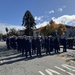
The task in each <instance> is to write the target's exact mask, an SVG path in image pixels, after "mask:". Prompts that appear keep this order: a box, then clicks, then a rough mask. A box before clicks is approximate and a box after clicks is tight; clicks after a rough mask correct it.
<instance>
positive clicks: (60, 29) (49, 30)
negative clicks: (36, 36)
mask: <svg viewBox="0 0 75 75" xmlns="http://www.w3.org/2000/svg"><path fill="white" fill-rule="evenodd" d="M39 30H40V34H41V35H44V36H47V35H55V31H56V30H57V34H58V35H63V34H64V33H65V31H66V27H65V25H64V24H57V23H55V22H54V21H53V20H51V21H50V22H49V24H47V25H46V26H45V27H41V28H40V29H39Z"/></svg>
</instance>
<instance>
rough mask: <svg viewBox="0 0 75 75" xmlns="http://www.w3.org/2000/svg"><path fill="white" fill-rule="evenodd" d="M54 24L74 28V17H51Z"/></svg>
mask: <svg viewBox="0 0 75 75" xmlns="http://www.w3.org/2000/svg"><path fill="white" fill-rule="evenodd" d="M52 19H53V20H54V21H55V22H56V23H62V24H66V25H71V26H75V15H63V16H60V17H58V18H55V17H52Z"/></svg>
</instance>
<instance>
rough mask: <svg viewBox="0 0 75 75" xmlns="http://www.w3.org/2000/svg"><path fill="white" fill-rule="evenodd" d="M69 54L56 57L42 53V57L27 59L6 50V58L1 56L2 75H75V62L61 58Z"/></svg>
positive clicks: (0, 72)
mask: <svg viewBox="0 0 75 75" xmlns="http://www.w3.org/2000/svg"><path fill="white" fill-rule="evenodd" d="M1 47H2V46H1ZM13 52H15V53H14V54H13ZM61 52H62V49H61ZM6 53H7V54H9V53H10V54H11V53H12V54H11V55H7V54H6ZM67 53H69V52H66V53H61V54H54V55H46V54H45V53H42V56H41V57H36V55H34V56H33V57H32V58H27V59H26V58H25V57H24V56H21V53H17V52H16V50H15V51H14V50H9V51H7V50H5V51H4V56H3V55H2V56H0V75H75V62H71V61H68V60H69V59H67V57H66V58H65V57H64V58H63V57H60V58H59V56H61V55H66V54H67ZM73 53H74V52H73ZM5 54H6V55H5Z"/></svg>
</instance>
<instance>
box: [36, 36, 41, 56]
mask: <svg viewBox="0 0 75 75" xmlns="http://www.w3.org/2000/svg"><path fill="white" fill-rule="evenodd" d="M36 48H37V56H38V54H39V55H41V39H40V37H37V38H36Z"/></svg>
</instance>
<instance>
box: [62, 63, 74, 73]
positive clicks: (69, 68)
mask: <svg viewBox="0 0 75 75" xmlns="http://www.w3.org/2000/svg"><path fill="white" fill-rule="evenodd" d="M62 66H63V67H65V68H67V69H68V70H71V71H73V72H75V67H73V66H70V65H67V64H63V65H62Z"/></svg>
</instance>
